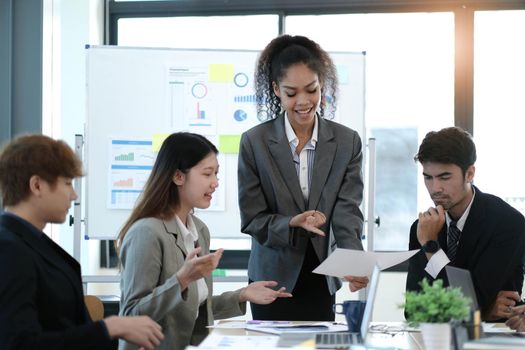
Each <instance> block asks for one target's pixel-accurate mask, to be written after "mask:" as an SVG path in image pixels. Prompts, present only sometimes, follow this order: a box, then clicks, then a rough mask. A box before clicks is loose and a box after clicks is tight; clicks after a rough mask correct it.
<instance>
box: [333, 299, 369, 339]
mask: <svg viewBox="0 0 525 350" xmlns="http://www.w3.org/2000/svg"><path fill="white" fill-rule="evenodd" d="M365 307H366V301H361V300H346V301H344V302H343V303H342V304H335V305H334V312H335V313H336V314H342V315H345V317H346V323H347V324H348V331H349V332H359V331H360V329H361V322H362V321H363V314H364V313H365Z"/></svg>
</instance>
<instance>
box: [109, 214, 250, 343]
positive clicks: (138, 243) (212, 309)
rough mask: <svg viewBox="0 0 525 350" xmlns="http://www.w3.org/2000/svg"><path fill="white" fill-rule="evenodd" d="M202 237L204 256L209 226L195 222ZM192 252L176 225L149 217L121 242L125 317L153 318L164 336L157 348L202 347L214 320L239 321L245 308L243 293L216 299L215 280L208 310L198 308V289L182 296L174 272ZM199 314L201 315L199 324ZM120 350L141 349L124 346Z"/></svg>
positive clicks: (208, 281) (122, 311)
mask: <svg viewBox="0 0 525 350" xmlns="http://www.w3.org/2000/svg"><path fill="white" fill-rule="evenodd" d="M192 218H193V221H194V222H195V227H196V228H197V231H198V233H199V240H198V242H199V245H200V246H201V247H202V253H201V254H207V253H209V246H210V233H209V231H208V228H207V227H206V225H205V224H204V223H203V222H202V221H201V220H199V219H197V218H196V217H194V216H193V217H192ZM187 253H188V252H186V249H185V248H184V242H183V238H182V234H180V231H179V229H178V226H177V223H176V220H174V219H173V220H169V221H163V220H160V219H156V218H145V219H141V220H139V221H137V222H136V223H134V224H133V225H132V226H131V228H130V229H129V231H128V233H127V234H126V236H125V238H124V241H123V243H122V248H121V252H120V258H121V262H122V274H121V283H120V287H121V293H122V295H121V300H120V315H122V316H137V315H148V316H150V317H151V318H152V319H154V320H155V321H157V322H158V323H159V324H160V325H161V326H162V330H163V332H164V336H165V338H164V340H163V341H162V343H161V345H160V346H159V347H158V349H170V350H174V349H175V350H177V349H184V348H185V347H186V346H187V345H189V344H192V345H197V344H198V343H200V341H202V340H203V339H204V337H205V336H206V335H207V334H208V331H207V328H206V326H207V325H212V324H213V320H214V318H215V319H222V318H228V317H233V316H239V315H242V314H244V313H245V312H246V303H239V294H240V290H237V291H234V292H226V293H223V294H221V295H219V296H213V287H212V278H211V276H208V277H207V278H206V279H205V280H206V284H207V286H208V298H207V300H206V305H205V307H204V305H203V306H202V307H200V309H199V304H198V292H197V284H196V283H191V284H190V285H189V286H188V288H187V289H186V290H185V291H184V292H181V289H180V285H179V281H178V280H177V277H176V276H175V273H176V272H177V271H178V270H179V269H180V268H181V267H182V265H183V263H184V259H185V257H186V255H187ZM197 311H198V312H199V316H198V318H197V319H196V318H195V317H196V315H197ZM119 349H121V350H122V349H136V347H135V346H133V345H132V344H129V343H126V342H124V341H120V343H119Z"/></svg>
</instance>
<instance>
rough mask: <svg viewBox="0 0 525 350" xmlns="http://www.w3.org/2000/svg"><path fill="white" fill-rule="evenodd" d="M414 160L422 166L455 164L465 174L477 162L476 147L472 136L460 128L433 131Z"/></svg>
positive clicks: (422, 143)
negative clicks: (426, 163) (427, 164)
mask: <svg viewBox="0 0 525 350" xmlns="http://www.w3.org/2000/svg"><path fill="white" fill-rule="evenodd" d="M414 160H415V161H419V162H420V163H421V164H423V163H425V162H434V163H441V164H455V165H457V166H459V167H460V168H461V170H462V171H463V174H465V173H466V171H467V169H468V168H469V167H470V166H471V165H474V163H475V162H476V145H475V144H474V141H473V140H472V135H470V134H469V133H468V132H467V131H465V130H463V129H461V128H459V127H449V128H444V129H441V130H439V131H431V132H429V133H428V134H427V135H426V136H425V138H424V139H423V141H422V142H421V145H420V146H419V150H418V152H417V154H416V155H415V156H414Z"/></svg>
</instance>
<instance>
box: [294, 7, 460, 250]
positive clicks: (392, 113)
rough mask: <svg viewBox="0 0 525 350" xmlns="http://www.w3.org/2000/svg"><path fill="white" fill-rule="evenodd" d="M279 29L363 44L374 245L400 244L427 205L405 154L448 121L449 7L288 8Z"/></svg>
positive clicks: (334, 47) (342, 46)
mask: <svg viewBox="0 0 525 350" xmlns="http://www.w3.org/2000/svg"><path fill="white" fill-rule="evenodd" d="M313 23H315V25H312V24H313ZM286 31H287V32H288V33H290V34H300V35H305V36H308V37H310V38H312V39H314V40H315V41H317V42H318V43H319V44H320V45H321V46H322V47H323V48H324V49H326V50H328V51H366V114H365V125H366V133H367V135H361V137H362V138H363V139H364V138H365V137H366V138H369V137H374V138H376V149H377V152H376V164H377V167H376V197H375V211H376V215H377V216H379V217H380V220H381V225H380V227H379V228H376V230H375V234H374V249H375V250H406V249H407V247H408V239H409V234H408V233H409V229H410V225H411V224H412V222H413V221H414V220H415V219H416V218H417V212H418V211H422V210H424V209H425V210H426V208H428V207H429V206H430V205H432V202H431V201H430V198H429V196H428V193H427V190H426V189H425V187H424V185H423V181H422V176H421V171H420V170H418V168H417V165H416V164H415V163H414V161H413V160H412V158H413V156H414V154H415V153H416V152H417V148H418V146H419V143H420V141H421V140H422V138H423V137H424V136H425V134H426V133H427V132H428V131H431V130H436V129H441V128H443V127H446V126H451V125H453V124H454V15H453V13H451V12H443V13H439V12H435V13H396V14H345V15H322V16H288V17H286ZM364 142H365V141H364V140H363V143H364Z"/></svg>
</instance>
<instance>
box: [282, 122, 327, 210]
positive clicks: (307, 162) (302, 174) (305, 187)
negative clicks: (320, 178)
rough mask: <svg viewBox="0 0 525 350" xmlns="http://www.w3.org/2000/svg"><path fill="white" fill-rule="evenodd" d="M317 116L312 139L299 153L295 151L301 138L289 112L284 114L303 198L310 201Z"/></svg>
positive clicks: (285, 126) (317, 129)
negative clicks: (291, 122)
mask: <svg viewBox="0 0 525 350" xmlns="http://www.w3.org/2000/svg"><path fill="white" fill-rule="evenodd" d="M317 118H318V117H317V116H316V117H315V123H314V129H313V130H312V136H311V138H310V140H308V142H307V143H306V144H305V145H304V147H303V149H302V150H301V153H299V154H297V152H296V151H295V150H296V149H297V146H298V144H299V139H298V138H297V135H296V134H295V132H294V131H293V128H292V125H291V124H290V121H289V120H288V115H287V113H285V114H284V128H285V131H286V137H287V138H288V143H289V145H290V151H291V152H292V158H293V162H294V165H295V171H296V173H297V177H298V178H299V184H300V186H301V192H302V193H303V198H304V200H305V202H306V201H308V196H309V194H310V186H311V184H312V174H313V168H314V160H315V146H316V145H317V136H318V131H319V126H318V120H317Z"/></svg>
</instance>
